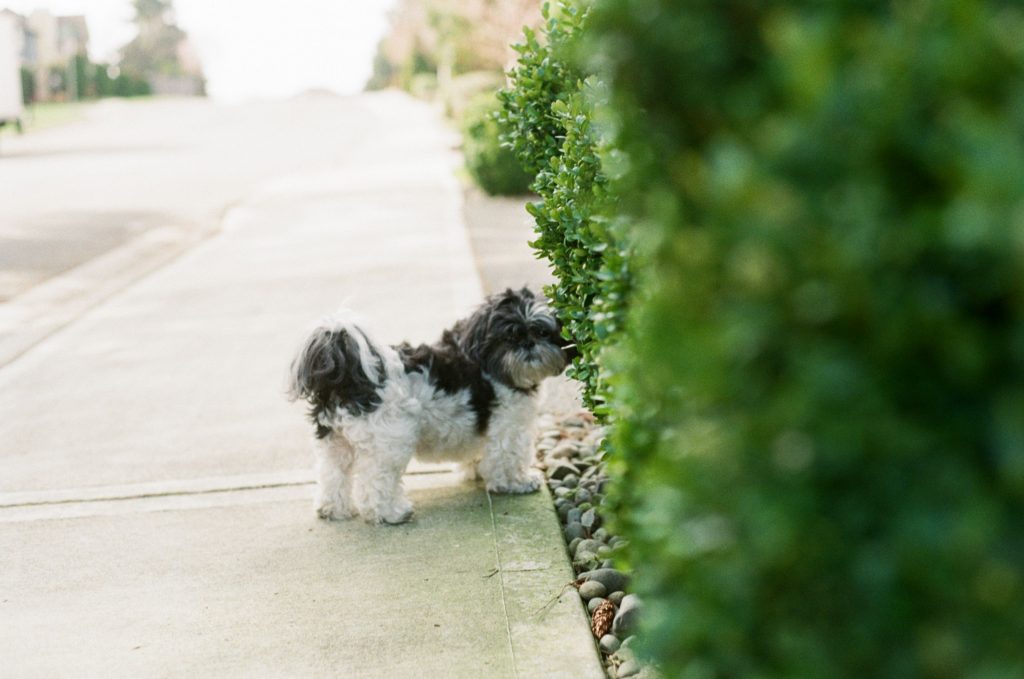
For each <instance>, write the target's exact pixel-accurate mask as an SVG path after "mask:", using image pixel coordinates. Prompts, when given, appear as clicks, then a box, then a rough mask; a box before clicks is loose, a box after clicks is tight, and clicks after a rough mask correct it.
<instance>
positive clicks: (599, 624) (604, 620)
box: [590, 601, 615, 639]
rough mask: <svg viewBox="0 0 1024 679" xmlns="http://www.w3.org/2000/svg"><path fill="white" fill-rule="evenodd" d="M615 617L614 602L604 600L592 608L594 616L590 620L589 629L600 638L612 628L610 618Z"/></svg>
mask: <svg viewBox="0 0 1024 679" xmlns="http://www.w3.org/2000/svg"><path fill="white" fill-rule="evenodd" d="M614 619H615V604H613V603H612V602H611V601H605V602H603V603H602V604H601V605H600V606H598V607H597V608H595V609H594V617H593V618H592V619H591V621H590V631H591V632H593V633H594V636H595V637H597V638H598V639H600V638H601V637H603V636H604V635H606V634H608V632H609V631H611V629H612V620H614Z"/></svg>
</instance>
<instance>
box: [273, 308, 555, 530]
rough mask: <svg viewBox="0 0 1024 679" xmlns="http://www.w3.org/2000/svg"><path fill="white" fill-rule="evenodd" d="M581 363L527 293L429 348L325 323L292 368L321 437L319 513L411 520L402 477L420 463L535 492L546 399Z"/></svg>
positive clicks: (343, 322)
mask: <svg viewBox="0 0 1024 679" xmlns="http://www.w3.org/2000/svg"><path fill="white" fill-rule="evenodd" d="M573 355H574V346H573V345H572V344H571V343H570V342H569V341H568V340H566V339H565V338H564V337H563V336H562V326H561V324H560V323H559V321H558V319H557V318H556V317H555V315H554V314H553V313H552V312H551V311H550V309H549V308H548V307H547V305H546V304H544V303H543V302H542V301H541V300H538V299H537V298H536V296H535V295H534V294H533V293H532V292H531V291H530V290H529V289H527V288H523V289H522V290H518V291H516V290H512V289H508V290H506V291H505V292H503V293H498V294H495V295H492V296H490V297H488V298H487V299H486V301H485V302H484V303H483V304H482V305H481V306H480V307H479V308H478V309H477V310H476V311H475V312H474V313H472V314H471V315H470V316H469V317H468V318H465V319H463V320H460V321H459V322H457V323H456V324H455V325H454V326H453V327H452V328H450V329H449V330H446V331H445V332H444V333H443V335H442V336H441V339H440V340H439V341H438V342H437V343H435V344H433V345H430V346H428V345H420V346H417V347H413V346H410V345H409V344H407V343H403V344H399V345H393V346H387V345H384V344H381V343H380V342H377V341H376V340H374V339H373V338H372V337H370V336H369V335H368V334H367V333H366V332H364V331H363V329H362V328H360V327H359V325H358V324H357V323H356V322H354V321H353V319H352V316H351V315H350V314H348V313H341V314H339V315H337V316H334V317H331V318H328V319H326V320H324V321H323V322H321V323H320V324H319V325H318V326H317V327H316V329H315V330H313V332H312V333H311V334H310V336H309V337H308V338H307V339H306V341H305V342H304V343H303V345H302V348H301V350H300V351H299V353H298V355H297V356H296V358H295V360H294V361H293V362H292V366H291V379H290V386H289V394H290V396H291V399H292V400H293V401H295V400H299V399H305V400H306V401H308V403H309V405H310V410H309V417H310V419H311V420H312V422H313V425H314V427H315V436H314V445H313V448H314V455H315V458H316V472H317V474H316V476H317V489H316V502H315V504H316V511H317V514H318V515H319V516H320V518H323V519H348V518H352V517H354V516H356V515H362V517H363V518H364V519H366V520H367V521H369V522H372V523H383V524H400V523H404V522H406V521H408V520H409V519H410V518H411V517H412V513H413V507H412V504H411V503H410V502H409V499H408V498H407V497H406V496H405V492H404V490H403V488H402V474H403V473H404V472H405V469H406V467H407V466H408V464H409V462H410V461H411V460H412V458H413V457H415V458H416V459H418V460H421V461H424V462H442V461H448V462H452V461H454V462H458V463H460V467H461V469H462V471H463V473H464V475H465V476H466V477H467V478H469V479H473V480H478V479H482V480H483V482H484V484H485V487H486V489H487V490H488V491H489V492H494V493H532V492H533V491H535V490H537V489H538V488H539V487H540V483H541V476H540V474H539V473H538V472H537V471H536V470H533V469H531V461H532V457H533V455H532V445H531V444H532V424H533V420H534V418H535V415H536V401H537V398H536V396H537V389H538V387H539V386H540V384H541V382H543V381H544V380H545V379H546V378H548V377H552V376H555V375H558V374H559V373H561V372H562V371H563V370H564V369H565V367H566V366H567V365H568V364H569V362H570V361H571V360H572V357H573Z"/></svg>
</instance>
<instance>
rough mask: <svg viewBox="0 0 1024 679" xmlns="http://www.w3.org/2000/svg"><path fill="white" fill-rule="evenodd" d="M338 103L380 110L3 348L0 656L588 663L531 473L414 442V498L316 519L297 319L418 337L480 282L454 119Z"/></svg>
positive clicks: (113, 669) (249, 663) (176, 661)
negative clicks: (404, 519) (91, 298)
mask: <svg viewBox="0 0 1024 679" xmlns="http://www.w3.org/2000/svg"><path fill="white" fill-rule="evenodd" d="M360 103H361V105H362V106H364V107H365V109H366V114H367V117H368V118H371V119H374V120H376V121H378V129H379V130H381V131H387V134H380V135H368V136H367V138H366V139H365V141H364V143H362V144H360V145H356V146H354V147H353V148H352V150H351V154H350V156H349V157H347V158H345V159H344V162H341V163H339V165H338V167H337V168H336V169H335V170H334V171H332V172H330V173H319V174H317V175H315V176H289V177H284V178H281V179H279V180H278V181H275V182H273V183H271V184H268V185H266V186H264V187H263V188H262V189H261V190H260V191H259V192H257V193H255V194H254V195H253V196H252V197H251V198H250V199H249V200H247V201H246V202H245V203H243V204H242V205H239V206H237V207H236V208H235V209H233V210H232V211H231V212H229V213H228V215H227V218H226V220H225V223H224V225H223V228H222V230H221V232H220V233H218V234H217V235H216V236H214V237H212V238H210V239H208V240H206V241H204V242H202V243H200V244H198V245H196V246H195V247H193V248H192V249H191V250H189V251H188V252H187V253H185V254H184V255H182V256H180V257H178V258H177V259H175V260H174V261H173V262H171V263H169V264H168V265H166V266H164V267H163V268H162V269H160V270H159V271H157V272H155V273H153V274H151V275H149V276H147V277H146V278H144V279H143V280H141V281H139V282H137V283H135V284H133V285H131V286H130V287H128V288H126V289H124V290H122V291H120V292H119V293H116V294H113V295H112V296H110V297H108V298H107V299H106V301H105V302H103V303H101V304H99V305H98V306H96V307H95V308H94V309H92V310H91V311H89V312H87V313H86V314H85V315H84V316H82V317H81V318H80V319H79V320H78V321H76V322H74V323H72V324H71V325H69V326H67V327H65V328H64V329H62V330H60V331H58V332H56V333H54V334H52V335H50V336H49V337H48V338H46V339H45V340H44V341H42V342H41V343H39V344H37V345H36V346H34V347H33V348H31V349H30V350H29V351H27V352H26V353H24V354H22V355H21V356H20V357H19V358H17V359H16V360H14V361H13V362H11V363H10V364H8V365H7V366H5V367H4V368H3V369H0V440H2V445H0V658H3V659H4V662H3V673H4V676H11V677H36V676H38V677H52V676H76V677H79V676H104V677H107V676H133V677H135V676H190V677H191V676H211V677H212V676H215V677H223V676H246V677H251V676H302V677H308V676H343V677H348V676H352V677H405V676H427V677H547V676H551V677H559V676H561V677H601V676H603V672H602V670H601V667H600V663H599V661H598V657H597V654H596V651H595V648H594V644H593V641H592V638H591V636H590V633H589V630H588V629H587V625H586V618H585V615H584V612H583V610H582V608H581V605H580V602H579V599H578V597H577V595H576V594H575V593H574V592H573V591H572V590H571V589H570V590H569V591H568V593H563V595H562V596H561V597H559V593H560V592H562V590H563V585H564V584H565V583H567V582H568V581H569V580H570V579H571V578H572V572H571V569H570V568H569V565H568V562H567V560H566V556H565V550H564V546H563V543H562V539H561V535H560V532H559V529H558V524H557V519H556V517H555V515H554V512H553V510H552V508H551V503H550V500H549V499H548V498H547V497H546V495H545V494H536V495H532V496H527V497H489V496H488V495H487V494H486V493H484V492H483V491H482V490H481V489H480V488H479V487H476V486H474V485H470V484H463V483H460V482H459V481H458V480H457V479H456V478H455V476H454V474H452V473H451V472H450V471H449V470H448V469H447V468H446V467H436V466H435V467H427V466H416V467H414V468H413V469H412V470H411V473H410V474H409V475H407V486H408V487H409V489H410V495H411V498H412V500H413V502H414V503H415V504H416V507H417V514H416V519H415V520H414V521H413V522H412V523H411V524H408V525H405V526H401V527H395V528H377V527H372V526H368V525H365V524H363V523H361V522H358V521H353V522H341V523H325V522H322V521H318V520H316V519H315V516H314V513H313V511H312V504H311V495H312V486H311V483H310V480H311V473H310V472H309V471H308V468H309V463H310V457H309V452H308V443H307V439H308V435H309V434H308V431H307V424H306V422H305V420H304V417H303V407H302V405H301V404H289V403H287V401H286V400H285V399H284V396H283V387H284V376H285V373H286V368H287V364H288V362H289V360H290V358H291V354H292V351H293V350H294V349H295V347H296V346H297V343H298V341H299V339H300V338H301V337H302V335H303V332H304V330H305V329H306V327H307V326H308V325H309V324H310V322H311V321H312V320H314V319H316V318H317V317H318V316H320V315H322V314H324V313H325V312H329V311H331V310H333V309H334V308H335V307H337V306H338V305H339V304H340V303H341V302H343V301H347V304H348V305H350V306H352V307H353V308H356V309H358V310H359V311H360V312H362V313H363V314H364V315H365V316H366V318H367V321H368V324H369V325H370V326H371V327H372V328H374V329H375V330H376V332H377V334H378V335H379V336H380V337H381V338H382V339H384V340H385V341H389V342H394V341H399V340H402V339H409V340H413V341H424V340H431V339H433V338H434V337H435V336H436V335H437V333H438V332H439V331H440V329H441V328H443V327H445V326H447V325H448V324H449V323H450V322H451V321H452V320H454V319H455V318H457V317H459V316H460V315H462V314H463V313H465V312H466V311H467V310H468V309H469V308H471V307H472V306H473V305H475V304H476V303H478V302H479V300H480V298H481V295H482V292H481V287H480V281H479V277H478V275H477V271H476V269H475V265H474V261H473V257H472V254H471V251H470V247H469V242H468V239H467V236H466V231H465V227H464V224H463V219H462V212H461V190H460V188H459V186H458V185H457V183H456V181H455V179H454V175H453V170H454V168H455V167H456V165H457V163H458V159H457V157H456V156H455V155H454V154H453V153H452V151H451V147H452V145H453V141H454V140H453V139H452V138H451V136H450V135H449V133H448V132H447V131H446V130H445V129H444V127H443V126H442V125H441V123H440V121H439V120H438V119H437V117H436V116H435V114H434V112H433V111H432V110H430V109H429V108H428V107H426V106H424V105H422V104H420V103H417V102H414V101H412V100H410V99H407V98H405V97H403V96H400V95H394V94H386V95H377V96H373V97H367V98H365V99H364V100H363V101H361V102H360ZM15 301H16V300H15Z"/></svg>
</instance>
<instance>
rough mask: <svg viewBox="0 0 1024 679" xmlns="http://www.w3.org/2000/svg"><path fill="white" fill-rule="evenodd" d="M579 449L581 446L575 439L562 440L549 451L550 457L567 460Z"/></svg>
mask: <svg viewBox="0 0 1024 679" xmlns="http://www.w3.org/2000/svg"><path fill="white" fill-rule="evenodd" d="M578 450H579V448H578V447H577V444H576V443H575V442H574V441H568V440H567V441H562V442H561V443H559V444H558V445H556V446H554V447H553V448H551V452H549V453H548V457H550V458H552V459H555V460H567V459H569V458H571V457H575V456H576V451H578Z"/></svg>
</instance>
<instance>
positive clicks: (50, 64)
mask: <svg viewBox="0 0 1024 679" xmlns="http://www.w3.org/2000/svg"><path fill="white" fill-rule="evenodd" d="M27 23H28V27H29V29H30V30H31V31H32V32H33V33H34V34H35V41H36V49H35V52H36V60H35V62H34V63H31V64H29V65H28V67H29V68H30V69H31V70H32V71H33V72H34V74H35V86H36V100H37V101H62V100H63V101H66V100H73V99H76V98H77V96H78V91H79V84H78V83H77V82H75V78H76V77H77V69H76V68H75V67H74V65H75V57H79V56H81V57H85V56H87V55H88V52H89V27H88V26H87V25H86V23H85V17H84V16H54V15H53V14H51V13H50V12H49V11H47V10H36V11H34V12H32V14H30V15H29V17H28V22H27Z"/></svg>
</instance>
